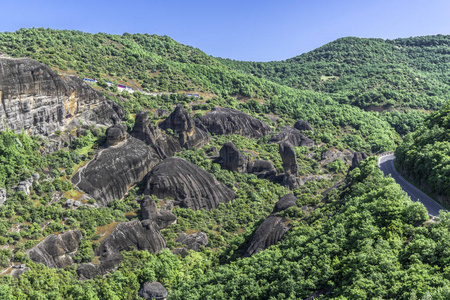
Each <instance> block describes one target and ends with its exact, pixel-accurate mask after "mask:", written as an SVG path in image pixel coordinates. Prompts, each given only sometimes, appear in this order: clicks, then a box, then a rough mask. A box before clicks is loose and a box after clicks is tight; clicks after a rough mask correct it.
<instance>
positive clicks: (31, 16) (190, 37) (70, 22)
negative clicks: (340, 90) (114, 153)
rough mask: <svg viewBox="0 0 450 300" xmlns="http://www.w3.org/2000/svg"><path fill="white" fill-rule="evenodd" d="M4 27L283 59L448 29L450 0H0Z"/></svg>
mask: <svg viewBox="0 0 450 300" xmlns="http://www.w3.org/2000/svg"><path fill="white" fill-rule="evenodd" d="M0 8H1V11H0V31H2V32H3V31H15V30H17V29H20V28H30V27H44V28H53V29H75V30H81V31H85V32H92V33H97V32H105V33H111V34H122V33H124V32H128V33H149V34H158V35H167V36H170V37H171V38H173V39H175V40H176V41H178V42H180V43H183V44H187V45H191V46H194V47H196V48H199V49H201V50H203V51H204V52H206V53H207V54H209V55H213V56H219V57H224V58H231V59H236V60H248V61H270V60H283V59H287V58H290V57H293V56H297V55H299V54H301V53H304V52H308V51H310V50H313V49H315V48H317V47H320V46H322V45H324V44H326V43H329V42H331V41H333V40H335V39H337V38H340V37H345V36H357V37H370V38H372V37H376V38H384V39H394V38H398V37H411V36H421V35H433V34H450V0H298V1H291V0H277V1H265V0H258V1H257V0H249V1H246V0H240V1H236V0H227V1H223V0H221V1H215V0H147V1H145V0H137V1H133V0H129V1H116V0H110V1H103V0H99V1H95V0H91V1H85V0H79V1H71V0H65V1H55V0H45V1H36V0H34V1H31V0H28V1H26V0H13V1H11V0H0Z"/></svg>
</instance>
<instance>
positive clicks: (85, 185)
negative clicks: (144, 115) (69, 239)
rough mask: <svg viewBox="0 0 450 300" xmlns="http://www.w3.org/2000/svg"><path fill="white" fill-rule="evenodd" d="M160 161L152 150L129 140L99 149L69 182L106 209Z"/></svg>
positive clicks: (135, 140)
mask: <svg viewBox="0 0 450 300" xmlns="http://www.w3.org/2000/svg"><path fill="white" fill-rule="evenodd" d="M159 161H160V159H159V157H158V155H157V154H156V153H155V152H154V150H153V149H152V148H150V147H148V146H147V145H146V144H145V143H144V142H142V141H140V140H138V139H135V138H133V137H128V139H127V140H126V141H125V142H123V143H121V144H120V145H117V146H115V147H109V148H106V149H101V150H100V151H99V152H98V153H97V155H96V156H95V157H94V158H93V159H92V160H91V161H89V162H88V163H87V164H86V165H85V166H84V167H81V168H80V169H79V170H78V172H77V173H76V174H75V175H74V176H73V177H72V179H71V181H72V183H73V184H74V186H76V187H78V188H80V189H81V190H83V191H85V192H86V193H88V194H90V195H91V196H92V197H93V198H94V199H96V200H97V202H98V203H99V204H101V205H104V206H106V205H107V204H108V203H109V202H111V201H113V200H114V199H122V197H123V196H124V195H125V194H126V193H127V192H128V189H129V188H130V187H131V185H133V184H135V183H136V182H139V181H141V180H142V179H143V178H144V176H145V175H146V174H147V173H148V172H149V171H150V169H151V168H152V167H153V166H154V165H156V164H157V163H158V162H159Z"/></svg>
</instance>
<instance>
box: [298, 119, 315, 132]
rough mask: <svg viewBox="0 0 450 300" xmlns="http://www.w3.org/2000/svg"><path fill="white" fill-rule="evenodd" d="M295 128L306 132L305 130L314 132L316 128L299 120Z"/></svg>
mask: <svg viewBox="0 0 450 300" xmlns="http://www.w3.org/2000/svg"><path fill="white" fill-rule="evenodd" d="M294 128H295V129H298V130H300V131H304V130H310V131H314V128H313V127H312V126H311V125H309V123H308V122H306V121H303V120H298V121H297V122H295V124H294Z"/></svg>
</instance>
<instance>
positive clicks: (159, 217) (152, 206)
mask: <svg viewBox="0 0 450 300" xmlns="http://www.w3.org/2000/svg"><path fill="white" fill-rule="evenodd" d="M141 214H142V219H143V220H152V221H154V222H155V223H156V224H157V225H158V227H159V229H164V228H166V227H167V226H169V225H170V224H173V223H175V222H176V221H177V217H176V216H175V215H174V214H173V213H172V212H171V211H170V210H165V209H161V210H159V209H158V208H157V207H156V202H155V201H154V200H153V198H152V197H150V196H145V197H144V199H143V200H142V202H141Z"/></svg>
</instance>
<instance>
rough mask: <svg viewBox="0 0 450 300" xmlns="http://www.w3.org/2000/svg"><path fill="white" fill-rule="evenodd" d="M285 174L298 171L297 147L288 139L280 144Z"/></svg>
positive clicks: (292, 173) (294, 173) (293, 173)
mask: <svg viewBox="0 0 450 300" xmlns="http://www.w3.org/2000/svg"><path fill="white" fill-rule="evenodd" d="M278 151H279V153H280V156H281V159H282V161H283V169H284V173H285V174H290V175H296V174H297V171H298V166H297V158H296V157H295V149H294V146H292V144H291V143H289V142H288V141H284V142H281V143H280V144H279V146H278Z"/></svg>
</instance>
